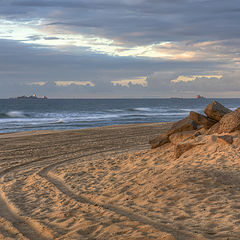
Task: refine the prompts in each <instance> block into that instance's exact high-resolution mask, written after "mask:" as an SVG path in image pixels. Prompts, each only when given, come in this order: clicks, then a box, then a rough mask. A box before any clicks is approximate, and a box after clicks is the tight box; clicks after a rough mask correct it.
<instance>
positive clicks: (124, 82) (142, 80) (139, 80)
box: [111, 77, 148, 87]
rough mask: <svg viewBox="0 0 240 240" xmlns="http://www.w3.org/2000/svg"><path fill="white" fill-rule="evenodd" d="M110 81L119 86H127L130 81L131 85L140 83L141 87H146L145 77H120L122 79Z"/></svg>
mask: <svg viewBox="0 0 240 240" xmlns="http://www.w3.org/2000/svg"><path fill="white" fill-rule="evenodd" d="M111 83H112V84H113V85H114V86H117V85H119V86H121V87H129V84H130V83H131V84H132V85H141V86H143V87H147V85H148V83H147V78H146V77H138V78H134V79H122V80H116V81H111Z"/></svg>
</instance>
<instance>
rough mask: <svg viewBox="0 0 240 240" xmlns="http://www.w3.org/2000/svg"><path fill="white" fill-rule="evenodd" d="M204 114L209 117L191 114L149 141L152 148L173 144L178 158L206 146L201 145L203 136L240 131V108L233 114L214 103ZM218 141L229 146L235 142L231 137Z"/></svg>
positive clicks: (222, 137) (219, 138) (220, 138)
mask: <svg viewBox="0 0 240 240" xmlns="http://www.w3.org/2000/svg"><path fill="white" fill-rule="evenodd" d="M204 112H205V113H206V115H207V116H204V115H202V114H199V113H196V112H190V114H189V116H188V117H187V118H184V119H182V120H180V121H178V122H176V123H174V124H173V125H172V127H171V129H170V130H168V131H167V132H165V133H163V134H161V135H160V136H158V137H156V138H154V139H153V140H151V141H149V143H150V144H151V147H152V148H157V147H160V146H162V145H164V144H166V143H171V144H173V145H174V146H175V147H174V148H175V150H174V151H175V156H176V157H177V158H178V157H180V156H181V155H182V154H183V153H184V152H186V151H188V150H190V149H191V148H193V147H195V146H196V145H199V144H204V143H199V139H201V138H202V137H203V136H208V135H209V137H212V136H213V135H212V134H221V133H231V132H234V131H236V130H240V108H238V109H236V110H235V111H233V112H232V111H231V110H230V109H228V108H225V107H224V106H223V105H221V104H220V103H218V102H217V101H213V102H212V103H211V104H209V105H208V106H207V107H206V109H205V111H204ZM239 132H240V131H239ZM199 135H200V136H199ZM198 136H199V137H198ZM214 139H215V138H214ZM216 140H218V142H222V143H228V144H232V142H233V138H232V137H231V136H229V135H223V136H219V137H216V139H215V141H216Z"/></svg>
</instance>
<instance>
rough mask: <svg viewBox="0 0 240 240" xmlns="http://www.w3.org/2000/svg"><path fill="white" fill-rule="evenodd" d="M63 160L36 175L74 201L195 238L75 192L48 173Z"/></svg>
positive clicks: (188, 239) (180, 236)
mask: <svg viewBox="0 0 240 240" xmlns="http://www.w3.org/2000/svg"><path fill="white" fill-rule="evenodd" d="M100 153H102V152H99V153H93V154H89V155H84V156H80V157H89V156H93V155H96V154H100ZM80 157H79V158H80ZM68 161H69V160H68ZM65 162H66V161H61V162H58V163H54V164H52V165H48V166H46V167H44V168H43V169H42V170H41V171H40V172H38V175H39V176H40V177H42V178H44V179H46V180H47V181H48V182H50V183H51V184H53V185H54V186H55V187H56V188H57V189H58V190H59V191H60V192H62V193H63V194H65V195H66V196H67V197H69V198H70V199H72V200H74V201H76V202H80V203H84V204H89V205H92V206H95V207H99V208H102V209H104V210H107V211H111V212H114V213H116V214H118V215H121V216H125V217H127V218H128V219H129V220H131V221H137V222H139V223H142V224H144V225H149V226H151V227H153V228H155V229H157V230H159V231H161V232H165V233H169V234H171V235H172V236H174V237H175V239H176V240H183V239H184V240H192V239H195V238H194V235H193V234H186V233H183V232H181V231H179V230H176V229H174V228H171V227H169V226H166V225H164V224H161V223H159V222H155V221H152V220H151V219H150V218H148V217H146V216H142V215H140V214H136V213H134V212H132V211H131V210H129V209H126V208H123V207H119V206H116V205H112V204H101V203H98V202H95V201H92V200H90V199H88V198H86V197H84V196H81V195H77V194H75V193H74V192H73V191H72V190H71V189H70V188H69V187H68V186H67V185H66V184H65V183H64V182H63V181H62V180H61V179H59V178H58V177H56V176H55V175H54V174H52V173H50V171H51V169H53V168H54V167H56V166H57V165H59V164H62V163H65Z"/></svg>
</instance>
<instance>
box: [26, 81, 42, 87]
mask: <svg viewBox="0 0 240 240" xmlns="http://www.w3.org/2000/svg"><path fill="white" fill-rule="evenodd" d="M45 84H46V82H30V83H27V85H32V86H33V85H37V86H44V85H45Z"/></svg>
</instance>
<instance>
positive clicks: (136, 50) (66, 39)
mask: <svg viewBox="0 0 240 240" xmlns="http://www.w3.org/2000/svg"><path fill="white" fill-rule="evenodd" d="M44 24H46V23H45V22H44V20H42V19H41V20H33V21H25V22H14V21H9V20H4V19H0V39H8V40H17V41H20V42H23V43H25V44H37V45H41V46H48V47H55V48H58V49H59V50H63V49H64V50H67V49H68V48H69V47H73V46H74V47H81V48H86V49H88V50H89V51H91V52H94V53H100V54H107V55H110V56H120V57H128V56H133V57H146V58H162V59H170V60H191V59H193V58H194V57H195V53H194V52H193V51H189V50H184V49H180V48H176V46H175V45H174V44H172V43H170V42H159V43H154V44H150V45H143V46H132V47H127V46H124V45H120V44H119V43H117V42H115V41H114V40H112V39H107V38H103V37H98V36H93V35H82V34H79V33H72V32H64V30H61V33H59V32H60V31H59V29H55V28H54V27H53V26H49V27H48V26H46V25H44ZM43 26H44V27H43Z"/></svg>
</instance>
